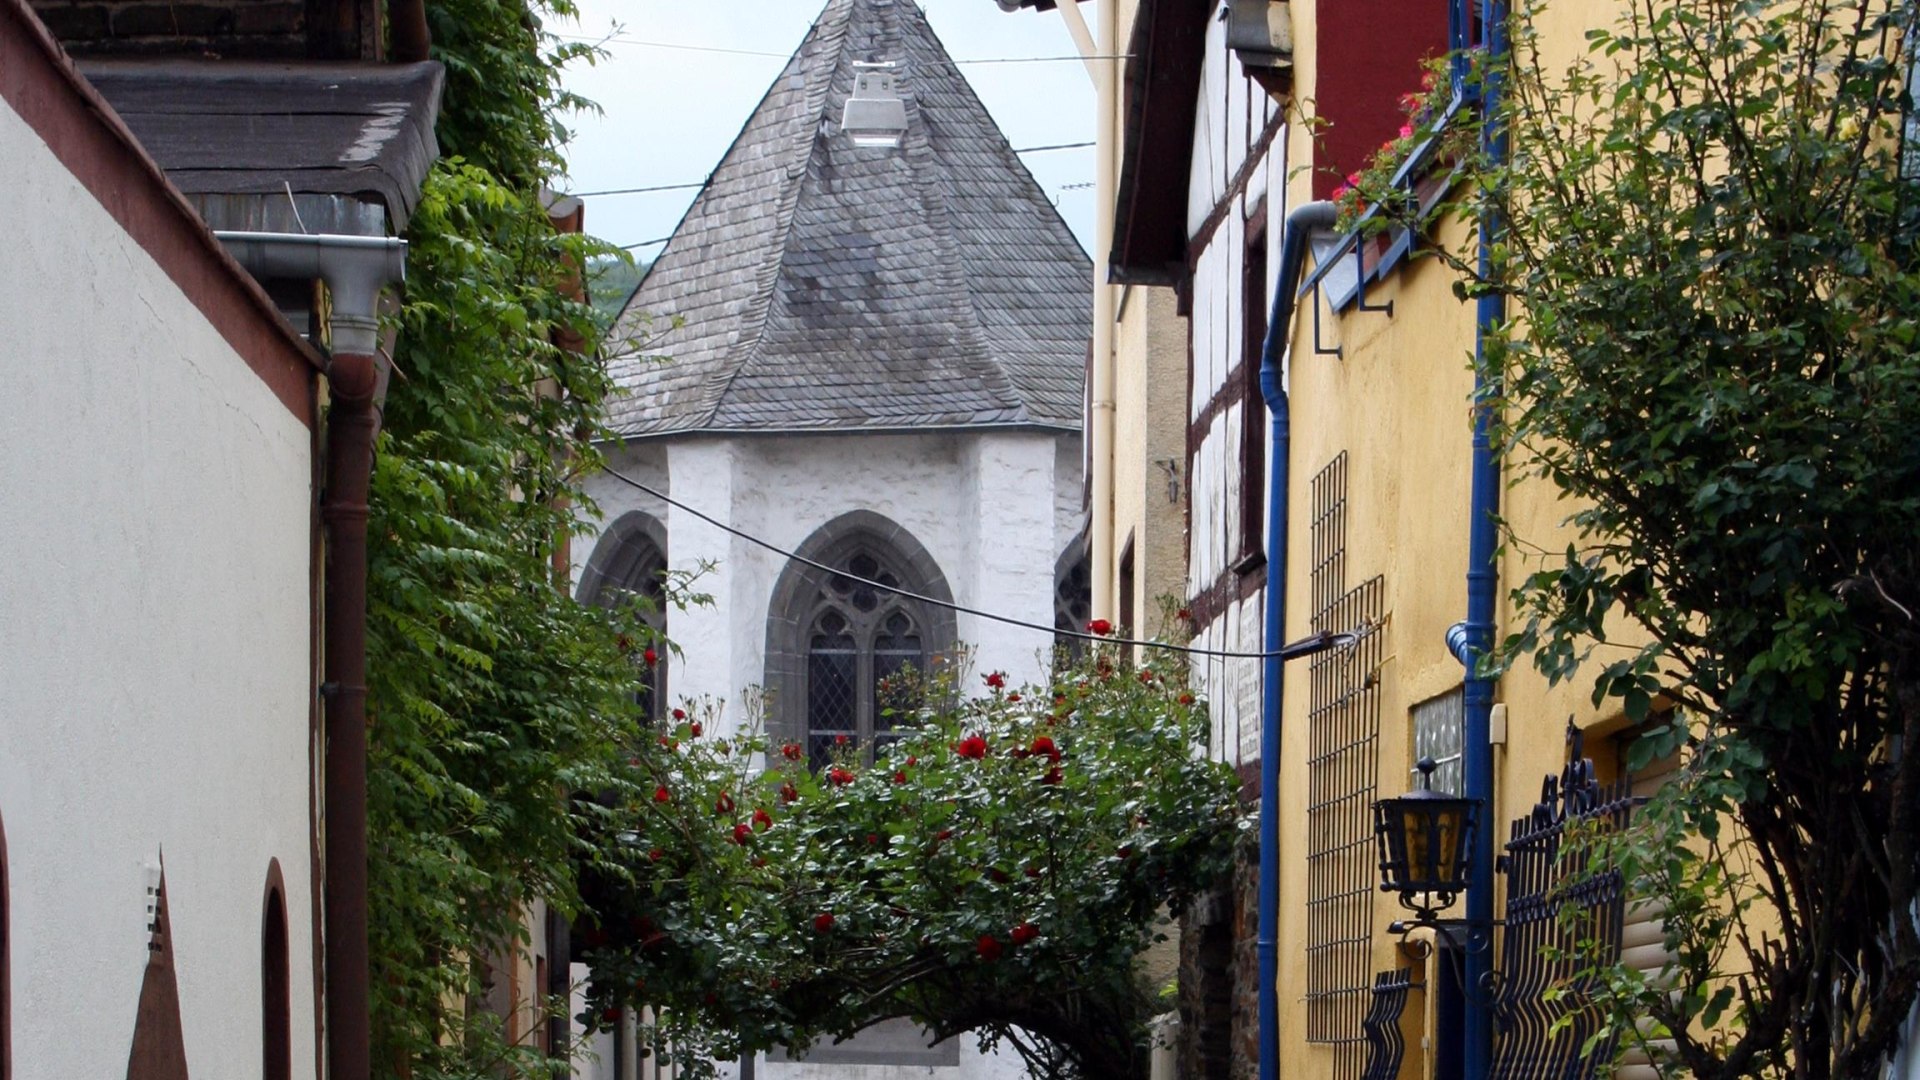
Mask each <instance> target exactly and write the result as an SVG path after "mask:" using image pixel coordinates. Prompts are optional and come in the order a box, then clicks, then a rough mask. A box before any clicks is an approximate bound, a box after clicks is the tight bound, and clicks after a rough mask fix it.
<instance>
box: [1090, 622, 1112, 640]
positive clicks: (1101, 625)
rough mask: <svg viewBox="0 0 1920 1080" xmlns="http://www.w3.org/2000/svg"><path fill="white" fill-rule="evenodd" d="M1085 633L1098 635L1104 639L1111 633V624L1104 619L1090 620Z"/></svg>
mask: <svg viewBox="0 0 1920 1080" xmlns="http://www.w3.org/2000/svg"><path fill="white" fill-rule="evenodd" d="M1087 633H1089V634H1099V635H1100V636H1101V637H1106V636H1107V635H1108V634H1111V633H1113V624H1112V623H1110V622H1108V621H1107V620H1105V619H1092V620H1090V621H1088V623H1087Z"/></svg>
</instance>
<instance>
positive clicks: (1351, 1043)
mask: <svg viewBox="0 0 1920 1080" xmlns="http://www.w3.org/2000/svg"><path fill="white" fill-rule="evenodd" d="M1346 489H1347V459H1346V455H1345V454H1341V455H1340V456H1339V457H1337V458H1335V459H1334V460H1333V462H1332V463H1331V464H1330V465H1328V466H1327V467H1326V468H1325V469H1323V470H1321V472H1320V474H1319V475H1318V476H1316V477H1315V478H1314V480H1313V489H1312V490H1313V526H1312V543H1313V580H1312V591H1313V597H1314V616H1313V628H1314V629H1315V630H1325V631H1334V632H1347V631H1351V632H1354V633H1357V634H1358V635H1359V639H1358V640H1357V641H1356V642H1355V643H1354V645H1353V646H1352V647H1350V648H1347V649H1339V650H1334V651H1331V652H1326V653H1322V654H1320V655H1319V656H1317V657H1316V658H1315V659H1314V661H1313V664H1312V667H1311V668H1310V670H1309V676H1308V711H1307V727H1308V742H1309V753H1308V757H1307V837H1308V851H1307V1039H1308V1041H1309V1042H1316V1043H1322V1044H1327V1045H1330V1046H1332V1047H1333V1048H1334V1072H1333V1075H1334V1076H1335V1077H1338V1078H1351V1077H1358V1076H1359V1075H1360V1073H1361V1071H1362V1070H1363V1069H1364V1067H1365V1065H1366V1059H1367V1034H1366V1027H1365V1022H1366V1018H1367V1010H1368V1007H1369V1004H1370V1002H1371V998H1372V988H1373V970H1372V960H1373V896H1374V893H1375V891H1376V888H1375V872H1376V870H1377V869H1378V867H1377V860H1376V859H1375V858H1374V853H1373V846H1372V845H1373V821H1372V808H1373V801H1374V797H1375V789H1376V788H1377V786H1378V782H1379V773H1380V768H1379V765H1380V757H1379V754H1380V674H1379V672H1380V659H1381V626H1382V623H1383V621H1384V618H1383V616H1384V614H1385V612H1384V603H1385V595H1386V589H1385V583H1384V579H1382V578H1380V577H1374V578H1372V579H1370V580H1368V581H1365V582H1363V583H1361V584H1360V585H1358V586H1356V587H1355V588H1352V589H1347V588H1345V580H1344V578H1345V573H1346V521H1347V490H1346Z"/></svg>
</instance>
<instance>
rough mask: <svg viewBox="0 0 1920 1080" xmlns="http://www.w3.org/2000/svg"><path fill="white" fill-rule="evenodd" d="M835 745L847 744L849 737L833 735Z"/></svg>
mask: <svg viewBox="0 0 1920 1080" xmlns="http://www.w3.org/2000/svg"><path fill="white" fill-rule="evenodd" d="M833 745H835V746H845V745H847V737H846V736H845V735H835V736H834V737H833Z"/></svg>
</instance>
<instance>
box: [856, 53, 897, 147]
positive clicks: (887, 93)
mask: <svg viewBox="0 0 1920 1080" xmlns="http://www.w3.org/2000/svg"><path fill="white" fill-rule="evenodd" d="M899 67H900V65H899V64H897V63H894V62H893V61H887V62H885V63H877V64H869V63H863V62H859V61H856V62H855V63H854V65H853V96H852V97H850V98H848V99H847V110H846V112H844V113H842V114H841V117H840V130H841V131H843V132H846V135H847V138H848V140H850V141H851V142H852V143H853V145H855V146H860V147H874V148H877V149H882V150H896V149H899V147H900V141H901V140H902V139H904V138H905V137H906V134H907V103H906V102H904V101H902V100H900V92H899V90H898V88H897V84H898V80H899Z"/></svg>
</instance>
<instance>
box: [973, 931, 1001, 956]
mask: <svg viewBox="0 0 1920 1080" xmlns="http://www.w3.org/2000/svg"><path fill="white" fill-rule="evenodd" d="M973 951H974V952H977V953H979V954H980V959H982V960H998V959H1000V939H999V938H997V937H994V936H993V935H992V934H981V935H980V940H979V941H976V942H974V943H973Z"/></svg>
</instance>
